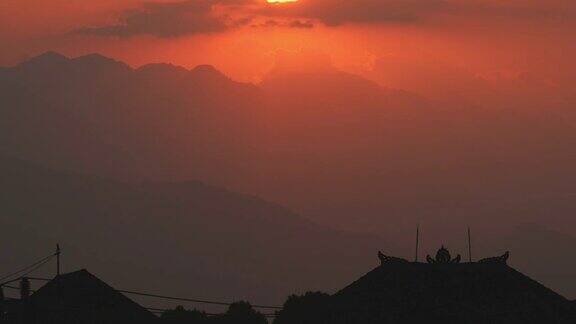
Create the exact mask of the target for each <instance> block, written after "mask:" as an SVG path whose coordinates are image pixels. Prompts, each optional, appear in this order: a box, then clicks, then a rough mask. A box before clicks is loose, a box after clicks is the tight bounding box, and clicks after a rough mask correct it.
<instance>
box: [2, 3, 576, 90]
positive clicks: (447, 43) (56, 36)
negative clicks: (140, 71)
mask: <svg viewBox="0 0 576 324" xmlns="http://www.w3.org/2000/svg"><path fill="white" fill-rule="evenodd" d="M575 13H576V5H574V4H572V2H569V1H564V0H554V1H547V2H546V3H544V2H542V1H535V0H512V1H501V0H459V1H455V0H454V1H453V0H402V1H400V0H357V1H345V0H300V1H298V2H292V3H285V4H278V3H276V4H270V3H267V0H162V1H160V0H150V1H142V0H97V1H96V0H85V1H73V0H52V1H47V0H4V1H2V2H1V3H0V42H1V43H2V44H4V46H3V49H2V51H0V65H13V64H16V63H17V62H19V61H22V60H24V59H26V58H28V57H31V56H34V55H37V54H39V53H41V52H44V51H47V50H56V51H60V52H63V53H64V54H67V55H70V56H77V55H82V54H86V53H91V52H100V53H102V54H105V55H109V56H112V57H115V58H117V59H121V60H124V61H126V62H127V63H129V64H131V65H134V66H138V65H142V64H145V63H149V62H159V61H162V62H171V63H174V64H178V65H184V66H188V67H193V66H195V65H198V64H205V63H207V64H213V65H215V66H216V67H218V68H219V69H221V70H223V71H224V72H225V73H227V74H228V75H230V76H232V77H233V78H235V79H238V80H242V81H251V82H257V81H258V80H260V79H261V78H262V77H263V76H264V75H265V74H266V73H267V71H269V70H270V69H271V68H272V67H273V66H274V64H275V62H276V61H277V59H278V57H286V56H287V55H292V56H294V57H306V56H310V55H315V54H321V55H325V56H326V57H328V59H329V60H330V61H331V62H332V63H333V64H334V65H335V66H336V67H337V68H339V69H343V70H346V71H350V72H353V73H358V74H362V75H364V76H367V77H370V78H372V79H375V80H377V81H379V82H381V83H387V82H389V81H390V80H388V79H387V76H386V73H385V72H386V71H380V72H378V71H376V72H375V67H376V65H377V64H376V63H377V62H379V61H382V60H391V61H395V62H397V61H402V62H403V64H406V65H410V66H415V65H418V66H421V65H426V66H428V65H431V64H432V65H449V66H450V68H451V69H464V70H466V73H470V74H473V75H494V73H499V75H504V74H508V75H514V74H521V73H523V72H526V71H529V72H531V73H538V74H540V75H541V77H542V78H547V79H551V80H552V79H553V80H554V82H564V81H563V80H565V79H570V80H571V76H566V75H565V74H566V70H567V69H565V68H558V63H559V62H560V63H562V64H566V65H571V64H572V63H571V57H572V56H573V55H572V54H574V45H573V44H575V42H574V41H573V40H574V39H573V38H574V37H573V35H572V34H573V33H572V32H571V30H573V27H574V24H573V22H572V21H573V17H574V14H575ZM304 61H305V60H303V64H302V65H305V64H304ZM325 63H327V62H325ZM391 73H392V74H394V73H396V74H397V73H400V72H399V71H392V72H391Z"/></svg>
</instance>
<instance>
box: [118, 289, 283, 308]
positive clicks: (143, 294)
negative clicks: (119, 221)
mask: <svg viewBox="0 0 576 324" xmlns="http://www.w3.org/2000/svg"><path fill="white" fill-rule="evenodd" d="M117 291H118V292H121V293H124V294H130V295H137V296H144V297H154V298H160V299H167V300H177V301H187V302H193V303H201V304H210V305H221V306H230V305H232V304H233V303H226V302H218V301H210V300H201V299H192V298H181V297H170V296H162V295H156V294H148V293H142V292H137V291H128V290H117ZM252 307H253V308H263V309H282V307H280V306H266V305H252Z"/></svg>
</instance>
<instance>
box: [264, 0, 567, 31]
mask: <svg viewBox="0 0 576 324" xmlns="http://www.w3.org/2000/svg"><path fill="white" fill-rule="evenodd" d="M574 9H575V6H573V5H566V4H564V3H563V0H550V3H548V2H546V4H545V5H543V4H542V3H540V2H538V1H532V0H509V1H506V2H504V1H502V2H495V1H489V0H353V1H352V0H300V1H299V2H296V3H293V4H288V5H282V6H267V7H266V8H265V9H264V10H262V14H264V15H269V16H286V17H292V18H300V19H303V18H304V19H313V20H318V21H320V22H322V23H324V24H325V25H328V26H337V25H342V24H346V23H368V24H383V23H384V24H385V23H402V24H415V23H422V22H426V21H430V20H434V19H441V20H443V19H447V18H449V17H457V18H465V19H468V18H474V17H479V18H484V19H493V18H502V19H508V20H529V21H541V20H543V19H551V18H552V19H559V18H563V19H566V18H569V17H574V14H575V12H576V10H574Z"/></svg>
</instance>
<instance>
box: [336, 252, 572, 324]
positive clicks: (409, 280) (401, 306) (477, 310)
mask: <svg viewBox="0 0 576 324" xmlns="http://www.w3.org/2000/svg"><path fill="white" fill-rule="evenodd" d="M446 252H447V250H445V252H444V251H442V250H441V251H439V253H438V255H437V257H436V259H433V258H431V257H429V258H428V260H429V262H428V263H421V262H409V261H407V260H404V259H400V258H393V257H386V256H384V255H383V254H381V253H380V254H379V256H380V259H381V261H382V264H381V266H379V267H377V268H376V269H374V270H372V271H371V272H369V273H368V274H366V275H365V276H363V277H362V278H360V279H359V280H357V281H355V282H354V283H352V284H351V285H349V286H347V287H346V288H344V289H342V290H341V291H339V292H338V293H336V294H335V295H334V299H335V302H336V304H337V305H338V307H337V312H338V313H339V316H338V317H339V318H340V319H341V320H342V322H346V323H358V324H360V323H362V324H368V323H412V322H414V323H431V322H432V323H436V322H442V323H575V322H576V321H575V319H576V317H575V313H576V312H575V307H574V306H573V305H572V304H571V303H570V301H568V300H567V299H566V298H564V297H562V296H560V295H559V294H557V293H555V292H554V291H552V290H550V289H548V288H546V287H544V286H543V285H541V284H540V283H538V282H536V281H534V280H532V279H530V278H529V277H527V276H525V275H523V274H522V273H520V272H518V271H516V270H514V269H513V268H511V267H509V266H508V265H507V263H506V261H507V257H508V253H506V254H505V255H503V256H502V257H496V258H489V259H484V260H481V261H479V262H471V263H459V257H456V258H454V259H452V258H451V257H449V253H448V254H445V253H446ZM438 256H440V259H442V258H443V257H446V259H442V260H438ZM439 261H440V262H439Z"/></svg>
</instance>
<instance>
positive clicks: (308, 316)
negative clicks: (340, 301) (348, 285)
mask: <svg viewBox="0 0 576 324" xmlns="http://www.w3.org/2000/svg"><path fill="white" fill-rule="evenodd" d="M331 318H332V306H331V301H330V295H328V294H325V293H322V292H307V293H306V294H305V295H303V296H296V295H292V296H290V297H288V300H286V302H285V303H284V307H283V309H282V310H281V311H279V312H278V314H277V317H276V319H275V320H274V324H323V323H330V321H331Z"/></svg>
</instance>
